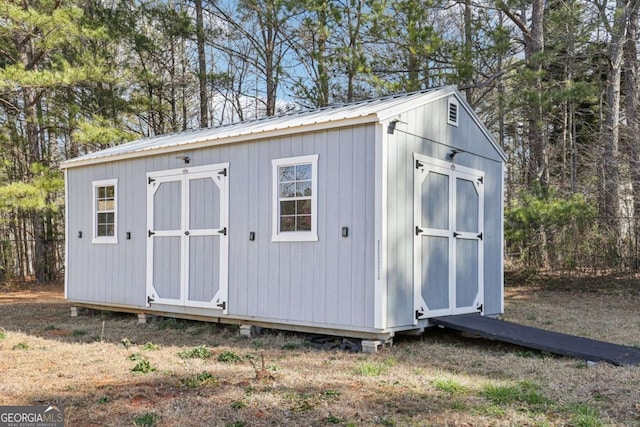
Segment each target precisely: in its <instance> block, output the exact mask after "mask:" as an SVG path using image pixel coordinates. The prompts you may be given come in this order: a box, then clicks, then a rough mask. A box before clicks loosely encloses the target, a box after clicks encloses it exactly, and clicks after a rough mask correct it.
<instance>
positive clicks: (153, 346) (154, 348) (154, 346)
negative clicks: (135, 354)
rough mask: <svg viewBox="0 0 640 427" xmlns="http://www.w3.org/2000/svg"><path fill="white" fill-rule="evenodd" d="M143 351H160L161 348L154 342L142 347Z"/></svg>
mask: <svg viewBox="0 0 640 427" xmlns="http://www.w3.org/2000/svg"><path fill="white" fill-rule="evenodd" d="M142 349H143V350H146V351H158V350H160V346H159V345H158V344H154V343H152V342H148V343H146V344H145V345H143V346H142Z"/></svg>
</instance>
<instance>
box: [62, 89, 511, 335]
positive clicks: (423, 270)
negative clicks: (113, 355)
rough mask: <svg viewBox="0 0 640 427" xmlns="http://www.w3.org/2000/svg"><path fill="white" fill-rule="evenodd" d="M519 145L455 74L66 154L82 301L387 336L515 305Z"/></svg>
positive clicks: (69, 219)
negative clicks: (507, 301)
mask: <svg viewBox="0 0 640 427" xmlns="http://www.w3.org/2000/svg"><path fill="white" fill-rule="evenodd" d="M505 161H506V156H505V154H504V152H503V151H502V150H501V148H500V147H499V146H498V144H496V142H495V141H494V139H493V138H492V137H491V135H490V133H489V132H488V130H487V129H486V128H485V127H484V126H483V124H482V123H481V122H480V120H479V119H478V117H477V116H476V115H475V114H474V112H473V111H472V109H471V108H470V106H469V105H468V103H467V102H466V101H465V100H464V98H463V97H462V96H461V94H460V93H459V92H458V91H457V90H456V88H454V87H443V88H438V89H431V90H426V91H421V92H416V93H409V94H402V95H395V96H389V97H383V98H378V99H372V100H367V101H361V102H355V103H350V104H344V105H338V106H332V107H326V108H320V109H315V110H307V111H301V112H295V113H292V114H286V115H282V116H277V117H272V118H265V119H258V120H252V121H247V122H242V123H237V124H232V125H226V126H219V127H213V128H208V129H201V130H195V131H189V132H182V133H176V134H171V135H164V136H158V137H151V138H145V139H141V140H139V141H134V142H130V143H127V144H123V145H119V146H115V147H113V148H109V149H106V150H103V151H99V152H95V153H91V154H87V155H85V156H82V157H78V158H74V159H71V160H68V161H66V162H64V163H63V164H62V168H63V169H64V172H65V181H66V190H67V191H66V237H67V238H66V255H67V256H66V279H65V296H66V298H67V299H68V300H69V301H72V302H74V303H75V304H76V305H78V306H86V307H91V308H100V309H109V310H114V311H129V312H137V313H148V314H159V315H163V316H173V317H178V318H191V319H202V320H208V321H213V322H223V323H234V324H240V325H255V326H262V327H271V328H276V329H283V330H294V331H304V332H313V333H327V334H332V335H341V336H347V337H358V338H364V339H390V338H391V337H393V335H394V334H395V333H397V332H401V331H422V330H424V328H425V327H426V326H429V325H430V321H429V319H431V318H434V317H439V316H445V315H456V314H465V313H473V312H480V313H481V314H483V315H491V316H494V315H498V314H499V313H501V312H502V311H503V191H504V187H503V181H504V170H505Z"/></svg>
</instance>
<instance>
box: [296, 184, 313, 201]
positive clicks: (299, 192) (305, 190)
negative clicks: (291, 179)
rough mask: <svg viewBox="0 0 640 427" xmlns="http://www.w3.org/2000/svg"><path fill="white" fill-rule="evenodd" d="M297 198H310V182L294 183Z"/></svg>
mask: <svg viewBox="0 0 640 427" xmlns="http://www.w3.org/2000/svg"><path fill="white" fill-rule="evenodd" d="M296 196H297V197H311V181H298V182H297V183H296Z"/></svg>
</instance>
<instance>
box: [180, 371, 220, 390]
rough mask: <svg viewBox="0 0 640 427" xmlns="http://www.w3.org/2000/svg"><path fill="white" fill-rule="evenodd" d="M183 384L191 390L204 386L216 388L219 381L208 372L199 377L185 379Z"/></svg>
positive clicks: (203, 372)
mask: <svg viewBox="0 0 640 427" xmlns="http://www.w3.org/2000/svg"><path fill="white" fill-rule="evenodd" d="M182 383H183V384H184V385H185V386H187V387H189V388H199V387H204V386H214V385H216V384H217V383H218V379H217V378H216V377H214V376H213V375H211V374H210V373H209V372H207V371H202V372H200V373H199V374H197V375H194V376H191V377H188V378H185V379H184V380H183V381H182Z"/></svg>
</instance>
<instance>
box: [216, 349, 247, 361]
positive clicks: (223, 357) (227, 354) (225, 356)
mask: <svg viewBox="0 0 640 427" xmlns="http://www.w3.org/2000/svg"><path fill="white" fill-rule="evenodd" d="M218 362H222V363H237V362H242V358H241V357H240V356H238V355H237V354H236V353H234V352H233V351H229V350H227V351H223V352H222V353H220V354H219V355H218Z"/></svg>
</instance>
